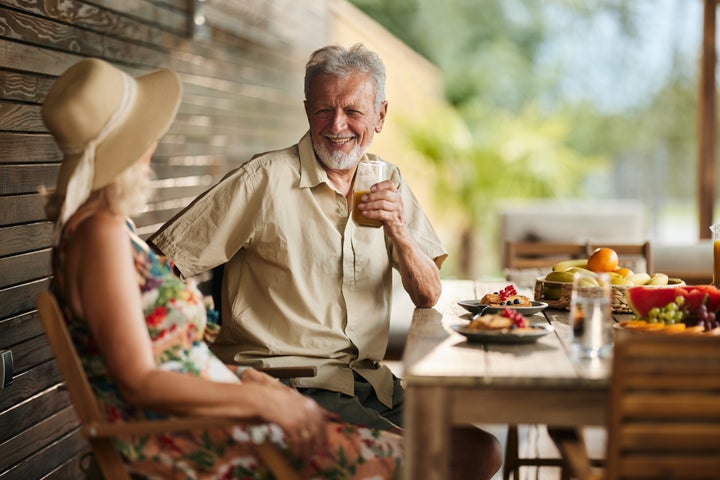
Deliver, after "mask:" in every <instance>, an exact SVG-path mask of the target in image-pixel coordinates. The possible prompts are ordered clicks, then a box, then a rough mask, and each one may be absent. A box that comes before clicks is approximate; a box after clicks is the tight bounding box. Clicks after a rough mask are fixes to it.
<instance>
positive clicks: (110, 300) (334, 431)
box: [42, 59, 403, 478]
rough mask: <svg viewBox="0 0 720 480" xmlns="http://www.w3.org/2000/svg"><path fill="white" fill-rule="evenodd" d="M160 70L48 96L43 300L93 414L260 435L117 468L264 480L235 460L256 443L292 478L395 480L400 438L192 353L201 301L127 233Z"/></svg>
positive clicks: (137, 452)
mask: <svg viewBox="0 0 720 480" xmlns="http://www.w3.org/2000/svg"><path fill="white" fill-rule="evenodd" d="M180 97H181V82H180V80H179V78H178V77H177V75H176V74H174V73H173V72H171V71H169V70H159V71H156V72H153V73H150V74H147V75H144V76H141V77H138V78H137V79H134V78H132V77H130V76H129V75H127V74H125V73H124V72H122V71H120V70H118V69H116V68H114V67H113V66H111V65H110V64H108V63H106V62H104V61H101V60H97V59H88V60H83V61H81V62H80V63H78V64H76V65H74V66H73V67H71V68H70V69H69V70H68V71H67V72H65V73H64V74H63V75H62V76H61V77H60V78H59V79H58V80H57V81H56V82H55V84H54V85H53V87H52V88H51V90H50V92H49V93H48V96H47V99H46V101H45V103H44V105H43V108H42V116H43V121H44V122H45V124H46V126H47V127H48V129H49V130H50V132H51V133H52V134H53V136H54V137H55V140H56V141H57V143H58V145H59V147H60V149H61V150H62V151H63V154H64V158H63V163H62V166H61V169H60V173H59V177H58V182H57V187H56V189H55V191H54V192H53V193H52V194H51V195H49V197H48V202H47V213H48V218H50V219H51V220H54V221H55V222H56V246H55V249H54V251H53V271H54V280H53V282H54V283H53V289H54V291H55V294H56V295H57V297H58V300H59V302H60V304H61V306H62V307H63V311H64V314H65V318H66V320H67V322H68V325H69V327H70V330H71V334H72V337H73V342H74V343H75V346H76V348H77V350H78V353H79V354H80V357H81V359H82V361H83V365H84V367H85V370H86V372H87V374H88V378H89V379H90V382H91V384H92V386H93V389H94V392H95V395H96V397H97V398H98V401H99V402H100V404H101V406H102V407H103V408H104V411H105V414H106V415H107V417H108V418H110V419H112V420H118V421H122V420H127V419H139V418H151V417H157V416H163V415H209V416H220V417H231V418H238V419H243V418H249V417H260V418H262V419H263V420H265V421H267V423H266V424H263V425H261V426H259V427H228V428H225V429H211V430H208V431H205V432H194V433H178V434H167V435H161V436H139V435H138V436H133V437H131V438H126V439H123V440H122V441H119V442H118V444H117V448H119V451H120V452H121V454H122V455H123V457H124V459H125V460H126V462H127V463H128V465H129V468H130V469H131V470H132V471H134V472H137V473H141V474H144V475H146V476H155V477H159V478H216V477H222V478H266V477H267V471H266V470H265V469H264V467H262V466H259V465H258V460H257V459H256V458H254V457H253V456H252V453H251V449H250V448H249V447H248V446H249V442H250V441H251V438H253V439H254V438H256V436H258V435H262V436H269V438H270V439H271V440H272V441H273V442H275V443H276V444H277V445H279V446H280V447H281V449H282V451H283V452H284V453H285V454H286V455H287V456H288V457H289V458H290V459H291V461H292V462H293V464H294V465H296V466H297V469H298V470H299V472H300V475H301V476H302V477H304V478H313V477H332V478H335V477H341V478H365V477H372V476H376V477H384V478H392V477H396V476H399V465H400V459H401V456H402V452H403V447H402V440H401V438H400V437H399V436H397V435H393V434H390V433H387V432H379V431H374V430H370V429H366V428H360V427H356V426H352V425H347V424H342V423H336V422H333V421H332V419H331V418H330V414H329V413H328V412H326V411H325V410H323V409H321V408H320V407H318V405H317V404H316V403H315V402H314V401H312V400H310V399H308V398H306V397H304V396H302V395H300V394H299V393H298V392H296V391H295V390H293V389H291V388H289V387H286V386H284V385H283V384H282V383H280V382H278V381H276V380H275V379H273V378H271V377H269V376H267V375H265V374H263V373H260V372H258V371H256V370H253V369H248V370H245V371H244V372H243V373H242V377H241V379H238V378H237V377H236V376H235V375H234V374H233V373H232V371H231V370H229V369H228V368H226V367H225V365H223V364H222V363H221V362H220V361H219V360H218V359H217V358H216V357H215V356H214V355H213V354H212V353H211V352H210V351H209V349H208V348H207V346H206V345H205V343H204V342H203V341H202V340H203V333H204V330H205V327H206V322H207V320H206V311H205V307H204V302H203V297H202V295H201V293H200V292H199V291H198V290H197V289H196V288H195V286H194V285H193V284H192V283H190V282H185V281H183V280H181V279H180V278H178V277H176V276H175V275H174V274H173V268H172V262H170V261H168V260H166V259H165V258H163V257H159V256H157V255H155V254H154V253H153V252H152V251H151V250H150V249H149V248H148V246H147V244H146V243H145V242H144V241H143V240H142V239H140V238H139V237H138V236H137V235H136V233H135V232H134V228H133V226H132V223H131V222H130V221H129V220H128V219H127V216H128V215H129V214H131V213H134V212H137V211H138V209H140V208H142V207H143V206H144V204H145V191H146V186H147V183H148V175H149V164H150V159H151V157H152V155H153V152H154V151H155V148H156V146H157V141H158V139H159V138H160V137H161V136H162V135H163V134H164V133H165V131H166V130H167V129H168V127H169V125H170V123H171V122H172V120H173V119H174V117H175V113H176V111H177V108H178V106H179V103H180Z"/></svg>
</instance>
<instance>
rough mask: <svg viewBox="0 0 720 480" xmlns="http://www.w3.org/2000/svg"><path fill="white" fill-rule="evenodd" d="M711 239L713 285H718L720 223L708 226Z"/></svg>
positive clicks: (719, 280)
mask: <svg viewBox="0 0 720 480" xmlns="http://www.w3.org/2000/svg"><path fill="white" fill-rule="evenodd" d="M710 231H711V232H712V239H713V285H715V286H716V287H720V223H716V224H715V225H712V226H711V227H710Z"/></svg>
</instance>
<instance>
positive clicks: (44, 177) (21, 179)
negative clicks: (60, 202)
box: [0, 105, 60, 195]
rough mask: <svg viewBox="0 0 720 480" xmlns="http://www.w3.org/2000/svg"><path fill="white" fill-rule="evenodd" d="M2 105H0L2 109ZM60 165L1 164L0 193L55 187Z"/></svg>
mask: <svg viewBox="0 0 720 480" xmlns="http://www.w3.org/2000/svg"><path fill="white" fill-rule="evenodd" d="M1 110H2V105H0V111H1ZM59 171H60V165H58V164H54V163H48V164H42V163H38V164H29V165H17V164H15V165H0V195H17V194H20V193H37V192H38V191H39V189H40V187H41V186H45V187H46V188H54V187H55V182H56V181H57V176H58V172H59Z"/></svg>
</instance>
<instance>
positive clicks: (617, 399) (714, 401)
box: [606, 332, 720, 479]
mask: <svg viewBox="0 0 720 480" xmlns="http://www.w3.org/2000/svg"><path fill="white" fill-rule="evenodd" d="M624 333H625V332H624ZM626 333H627V334H623V335H619V336H618V338H617V340H616V344H615V350H614V354H613V367H612V382H611V387H610V397H609V402H610V403H609V413H608V438H607V463H606V478H607V479H625V478H658V479H660V478H662V479H671V478H682V479H699V478H720V337H718V336H707V335H696V336H691V335H660V334H648V333H637V332H626Z"/></svg>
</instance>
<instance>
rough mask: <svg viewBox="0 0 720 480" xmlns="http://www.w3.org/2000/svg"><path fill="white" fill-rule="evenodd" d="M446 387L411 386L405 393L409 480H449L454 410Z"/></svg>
mask: <svg viewBox="0 0 720 480" xmlns="http://www.w3.org/2000/svg"><path fill="white" fill-rule="evenodd" d="M448 396H449V394H448V391H447V389H445V388H443V387H424V386H410V387H408V389H407V391H406V392H405V414H404V415H405V418H404V423H405V442H406V446H405V459H406V461H405V468H404V472H405V479H406V480H411V479H412V480H426V479H427V480H443V479H446V478H448V461H449V455H450V451H449V447H450V428H451V424H450V418H451V415H450V413H451V412H450V411H449V406H450V405H449V402H448Z"/></svg>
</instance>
